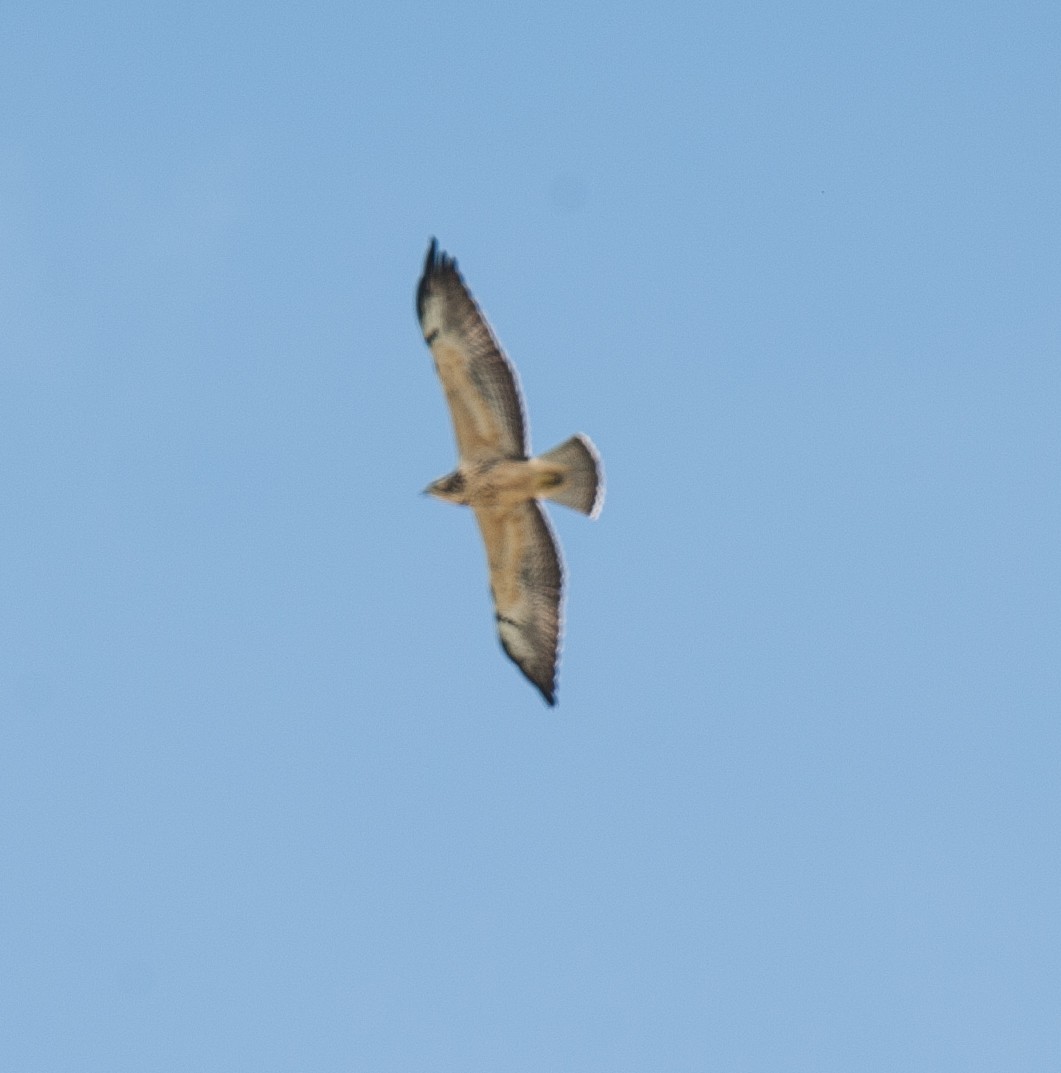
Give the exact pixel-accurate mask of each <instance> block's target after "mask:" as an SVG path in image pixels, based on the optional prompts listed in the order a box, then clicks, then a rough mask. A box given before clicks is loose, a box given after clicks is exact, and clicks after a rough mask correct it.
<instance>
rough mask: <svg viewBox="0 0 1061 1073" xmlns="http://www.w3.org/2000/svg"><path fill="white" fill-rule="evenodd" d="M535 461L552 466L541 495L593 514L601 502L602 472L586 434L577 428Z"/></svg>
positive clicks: (595, 513)
mask: <svg viewBox="0 0 1061 1073" xmlns="http://www.w3.org/2000/svg"><path fill="white" fill-rule="evenodd" d="M539 461H541V462H544V463H546V465H548V466H549V467H550V469H553V470H554V472H553V473H550V474H549V475H548V476H547V478H546V481H545V482H544V487H543V489H542V491H541V495H542V498H544V499H551V500H553V502H555V503H562V504H563V505H564V506H565V507H570V508H571V509H572V510H577V511H580V512H581V513H582V514H588V515H589V516H590V517H591V518H596V517H597V515H598V514H599V513H600V509H601V506H602V505H603V503H604V473H603V470H602V469H601V463H600V455H598V454H597V449H596V448H595V447H594V446H593V442H592V441H591V440H590V438H589V437H588V436H583V435H582V433H581V432H580V433H578V434H577V435H575V436H572V437H571V439H569V440H564V442H563V443H562V444H560V445H559V447H554V448H553V449H552V450H551V451H546V452H545V454H543V455H540V456H539ZM557 471H558V472H557Z"/></svg>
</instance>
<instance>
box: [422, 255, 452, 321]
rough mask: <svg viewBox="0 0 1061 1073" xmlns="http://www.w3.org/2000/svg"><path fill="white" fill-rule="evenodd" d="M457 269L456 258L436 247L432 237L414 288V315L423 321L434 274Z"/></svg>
mask: <svg viewBox="0 0 1061 1073" xmlns="http://www.w3.org/2000/svg"><path fill="white" fill-rule="evenodd" d="M456 271H457V260H456V258H455V257H450V255H449V254H448V253H446V252H445V250H440V249H439V248H438V239H436V238H434V237H432V239H431V245H430V246H428V247H427V256H426V257H425V258H424V271H423V274H422V275H421V276H420V284H419V286H418V287H417V288H416V315H417V317H418V318H419V319H420V320H421V321H423V319H424V305H425V304H426V302H427V296H428V294H429V293H430V291H431V283H432V281H433V280H434V279H435V277H436V276H438V275H440V274H442V273H443V272H454V273H456Z"/></svg>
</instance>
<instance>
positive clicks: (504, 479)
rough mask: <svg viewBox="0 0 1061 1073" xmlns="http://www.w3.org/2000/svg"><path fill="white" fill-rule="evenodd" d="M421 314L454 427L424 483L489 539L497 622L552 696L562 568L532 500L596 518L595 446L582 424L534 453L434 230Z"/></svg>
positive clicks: (489, 343) (485, 328)
mask: <svg viewBox="0 0 1061 1073" xmlns="http://www.w3.org/2000/svg"><path fill="white" fill-rule="evenodd" d="M416 312H417V316H418V317H419V319H420V327H421V329H422V331H423V333H424V341H425V342H426V343H427V345H428V347H430V349H431V354H432V356H433V357H434V359H435V369H436V370H437V371H438V376H439V379H440V380H441V381H442V388H443V390H444V391H445V393H446V401H447V402H448V403H449V409H450V414H451V415H452V417H453V429H454V432H455V433H456V437H457V454H458V461H457V468H456V469H455V470H454V471H453V472H452V473H449V474H447V475H446V476H445V477H440V478H439V479H438V480H437V481H433V482H432V483H431V484H429V485H428V486H427V488H426V489H424V491H425V492H426V493H428V494H429V495H433V496H437V497H438V498H439V499H446V500H449V502H451V503H459V504H461V505H462V506H467V507H471V508H472V511H473V512H474V514H475V520H476V521H477V522H478V523H479V531H480V532H481V533H482V536H483V543H484V544H485V545H486V559H487V563H488V565H489V568H490V591H491V593H492V594H493V598H494V612H495V616H496V618H497V632H498V636H499V637H500V640H501V647H502V648H503V649H504V650H505V652H506V654H507V655H508V656H509V658H510V659H511V660H512V661H513V662H514V663H515V664H516V666H517V667H519V669H520V670H521V671H522V672H523V673H524V674H525V675H526V676H527V678H528V679H530V681H531V682H532V683H533V684H534V685H535V686H537V687H538V689H539V690H540V691H541V694H542V696H543V697H544V698H545V701H546V703H547V704H550V705H553V704H555V703H556V668H557V662H558V660H559V654H560V631H561V627H562V604H563V585H564V570H563V565H562V562H561V558H560V548H559V545H558V544H557V541H556V537H555V536H554V534H553V531H552V527H551V525H550V524H549V520H548V517H547V515H546V513H545V511H544V509H543V508H542V505H541V503H540V502H539V500H542V499H551V500H553V501H554V502H556V503H562V504H563V505H564V506H565V507H571V508H572V509H573V510H577V511H580V512H581V513H583V514H588V515H589V516H590V517H591V518H595V517H596V516H597V514H598V513H599V512H600V508H601V504H602V502H603V499H604V476H603V472H602V470H601V462H600V456H599V455H598V454H597V450H596V448H595V447H594V446H593V444H592V442H591V441H590V439H589V437H588V436H583V435H582V434H581V433H580V434H578V435H575V436H572V437H571V438H570V439H568V440H565V441H564V442H563V443H562V444H560V446H559V447H554V448H553V449H552V450H551V451H546V452H545V454H543V455H538V456H537V457H533V456H532V455H531V448H530V437H529V435H528V432H527V421H526V417H525V415H524V410H523V402H522V397H521V393H520V389H519V378H518V377H517V375H516V370H515V369H514V368H513V366H512V363H511V362H510V361H509V360H508V359H507V358H506V357H505V354H504V351H502V349H501V346H500V344H499V343H498V341H497V338H496V337H495V336H494V333H493V332H492V331H491V330H490V325H489V324H488V323H487V322H486V318H485V317H484V316H483V313H482V310H480V309H479V306H478V305H477V304H476V302H475V299H474V298H473V297H472V295H471V292H470V291H469V290H468V288H467V286H466V285H465V283H464V280H463V279H462V278H461V275H460V273H459V272H458V271H457V262H456V261H455V260H454V259H453V258H452V257H449V256H447V255H446V254H445V253H443V252H442V251H441V250H439V248H438V243H437V242H436V241H435V240H434V239H432V240H431V245H430V246H429V247H428V250H427V260H426V261H425V262H424V271H423V275H422V276H421V277H420V284H419V286H418V287H417V289H416Z"/></svg>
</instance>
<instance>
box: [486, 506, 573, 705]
mask: <svg viewBox="0 0 1061 1073" xmlns="http://www.w3.org/2000/svg"><path fill="white" fill-rule="evenodd" d="M475 518H476V521H478V523H479V529H480V531H481V532H482V534H483V542H484V543H485V544H486V557H487V559H488V561H489V563H490V589H491V591H492V592H493V594H494V611H495V613H496V615H497V632H498V635H499V636H500V638H501V647H502V648H503V649H504V650H505V652H506V653H507V655H508V656H509V658H510V659H511V660H512V661H513V662H514V663H515V664H516V666H517V667H519V669H520V670H521V671H522V672H523V673H524V674H525V675H526V676H527V677H528V678H529V679H530V680H531V681H532V682H533V683H534V684H535V685H536V686H537V687H538V689H539V690H541V694H542V696H543V697H544V698H545V700H546V703H548V704H550V705H552V704H555V703H556V664H557V660H558V657H559V653H560V625H561V614H560V606H561V598H562V589H563V581H564V571H563V566H562V565H561V562H560V550H559V548H558V547H557V544H556V538H555V537H554V536H553V532H552V529H551V528H550V526H549V522H548V520H547V519H546V516H545V513H544V512H543V511H542V508H541V507H540V506H539V505H538V504H537V502H536V501H535V500H533V499H529V500H527V501H526V502H524V503H520V504H519V506H517V507H513V508H510V509H506V510H500V509H491V508H484V507H479V508H476V510H475Z"/></svg>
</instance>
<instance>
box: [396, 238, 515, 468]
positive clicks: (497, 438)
mask: <svg viewBox="0 0 1061 1073" xmlns="http://www.w3.org/2000/svg"><path fill="white" fill-rule="evenodd" d="M416 312H417V316H418V317H419V318H420V327H421V329H422V331H423V333H424V340H425V341H426V342H427V345H428V346H429V347H430V348H431V354H432V356H433V357H434V359H435V368H436V369H437V370H438V375H439V379H440V380H441V381H442V387H443V389H444V390H445V392H446V401H447V402H448V403H449V409H450V413H451V414H452V415H453V428H454V431H455V432H456V434H457V450H458V452H459V454H460V459H461V462H462V463H464V462H466V461H472V460H476V459H484V458H525V457H526V456H527V452H528V444H527V434H526V422H525V420H524V416H523V404H522V402H521V401H520V392H519V383H518V381H517V378H516V371H515V369H513V368H512V366H511V364H510V363H509V361H508V359H507V358H506V357H505V355H504V353H503V352H502V350H501V347H500V345H499V343H498V341H497V339H495V338H494V333H493V332H492V331H491V330H490V325H489V324H487V322H486V318H485V317H484V316H483V314H482V311H481V310H480V309H479V307H478V306H477V305H476V303H475V299H474V298H472V296H471V293H470V292H469V290H468V288H467V287H466V286H465V284H464V280H463V279H461V275H460V273H459V272H458V271H457V262H456V261H455V260H454V259H453V258H452V257H449V256H447V255H446V254H445V253H442V252H441V251H440V250H439V248H438V243H437V242H436V241H435V240H434V239H432V240H431V245H430V247H429V248H428V251H427V260H426V261H425V262H424V274H423V275H422V276H421V277H420V285H419V287H417V290H416Z"/></svg>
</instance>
